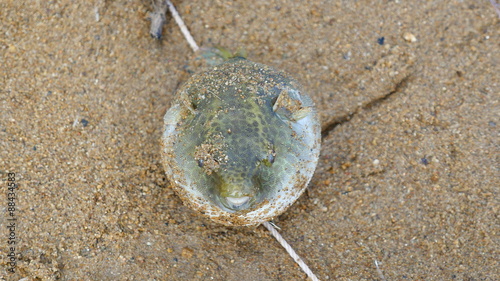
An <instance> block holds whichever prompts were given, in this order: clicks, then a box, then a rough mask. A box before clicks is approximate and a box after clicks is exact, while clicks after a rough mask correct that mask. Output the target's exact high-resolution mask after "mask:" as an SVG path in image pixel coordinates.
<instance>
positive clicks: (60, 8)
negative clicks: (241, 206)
mask: <svg viewBox="0 0 500 281" xmlns="http://www.w3.org/2000/svg"><path fill="white" fill-rule="evenodd" d="M209 2H210V3H209ZM174 4H175V5H176V6H177V8H178V10H179V13H180V14H181V15H182V16H183V18H184V20H185V22H186V24H187V25H188V27H189V29H190V30H191V33H192V34H193V37H194V38H195V40H196V41H197V42H198V43H199V44H200V45H201V46H205V47H211V46H217V45H220V46H224V47H227V48H230V49H237V48H238V47H242V48H244V49H245V50H247V52H248V54H249V55H248V58H249V59H250V60H253V61H256V62H260V63H264V64H267V65H270V66H273V67H275V68H277V69H281V70H285V71H287V72H288V73H290V74H291V75H292V76H294V77H295V78H296V79H297V80H299V81H300V82H301V83H302V84H303V86H304V88H305V89H306V90H307V92H308V93H309V94H310V95H311V97H312V98H313V100H314V101H315V103H316V104H317V107H318V111H319V113H320V116H321V122H322V128H323V141H322V142H323V145H322V149H321V156H320V160H319V164H318V168H317V170H316V173H315V175H314V177H313V179H312V181H311V183H310V184H309V187H308V190H307V191H306V192H305V193H304V194H303V196H302V197H301V198H299V200H298V201H297V202H296V203H295V204H294V205H292V206H291V207H290V208H289V209H288V210H287V211H286V212H285V213H284V214H283V215H281V216H279V217H278V218H276V219H275V223H276V224H277V225H278V226H279V227H281V230H280V232H281V234H282V235H283V237H284V238H285V239H287V240H288V242H289V243H290V244H291V245H292V246H293V248H294V249H295V250H296V252H297V253H298V254H299V255H301V256H302V258H303V259H304V260H305V262H306V263H307V264H308V265H309V266H310V267H311V269H312V270H313V272H315V273H316V275H317V276H318V278H319V279H320V280H499V279H500V273H499V268H500V262H499V256H500V247H499V243H500V240H499V237H500V236H499V232H500V223H499V218H498V216H499V206H500V204H499V186H500V173H499V166H500V165H499V162H500V161H499V160H500V154H499V128H500V118H499V117H500V106H499V100H500V99H499V97H500V20H499V18H498V15H497V14H496V13H495V10H494V9H493V7H492V5H491V4H490V3H489V1H472V0H465V1H319V0H312V1H302V2H301V3H297V1H291V0H286V1H228V2H223V1H174ZM151 10H152V8H151V5H150V1H146V0H142V1H138V0H131V1H102V0H95V1H69V0H61V1H30V2H26V3H23V1H2V2H1V3H0V19H1V20H0V141H1V147H2V148H1V149H0V178H1V181H0V184H1V190H2V192H1V193H0V194H1V197H0V198H1V199H0V202H1V203H0V208H1V210H2V215H1V216H0V218H1V219H0V226H1V231H0V241H1V242H0V252H1V253H2V259H1V261H0V277H1V278H2V279H1V280H20V279H22V278H24V277H27V278H26V279H22V280H23V281H28V280H236V281H244V280H305V279H306V275H305V274H304V273H303V272H302V271H301V270H300V268H299V267H298V266H297V265H296V264H295V262H294V261H293V260H292V259H291V258H290V257H289V256H288V255H287V254H286V252H285V251H284V249H283V248H282V247H281V246H280V245H279V244H278V243H277V242H276V241H275V240H274V238H272V237H271V235H270V234H269V232H268V231H267V230H266V229H265V228H264V227H262V226H260V227H251V228H250V227H226V226H222V225H219V224H217V223H214V222H212V221H210V220H208V219H206V218H204V217H202V216H200V215H199V214H197V213H196V212H194V211H192V210H191V209H189V208H187V207H185V206H184V205H183V204H182V202H181V200H180V199H179V198H178V197H177V195H175V194H174V193H173V191H172V190H171V188H170V184H169V182H168V181H167V180H166V178H165V174H164V168H163V165H162V163H161V157H160V151H161V142H160V138H161V134H162V130H163V115H164V114H165V112H166V110H167V109H168V107H169V106H170V102H171V101H172V98H173V93H174V92H175V90H176V89H177V88H178V87H179V85H180V84H181V83H182V82H183V81H185V79H186V78H187V77H189V75H190V74H191V73H192V72H195V71H196V69H192V68H191V67H190V63H191V62H192V61H193V59H194V58H195V57H196V55H195V54H194V53H193V52H192V51H191V49H190V48H189V46H188V45H187V43H186V41H185V40H184V38H183V37H182V35H181V33H180V31H179V29H178V27H177V26H176V25H175V22H174V21H173V20H172V19H171V18H170V16H168V17H167V22H166V25H165V27H164V30H163V35H164V36H163V38H162V39H161V40H160V41H157V40H155V39H153V38H151V37H150V35H149V21H148V12H150V11H151ZM9 173H10V174H9ZM10 182H14V183H16V184H18V188H17V189H15V190H13V191H14V192H12V193H15V194H14V195H9V194H8V183H10ZM9 198H11V200H10V201H9ZM12 198H14V199H12ZM9 202H14V204H15V211H14V212H9V209H8V208H9V205H8V204H9ZM13 218H15V219H16V221H13V220H12V219H13ZM13 222H14V223H15V229H9V228H8V227H9V226H11V223H13ZM12 235H14V236H12ZM12 237H13V238H12ZM9 238H12V239H10V240H9ZM8 241H14V242H15V244H8ZM12 246H14V249H13V250H11V249H10V248H11V247H12ZM10 253H13V255H14V256H15V259H13V260H14V261H15V262H16V263H15V265H13V264H11V263H9V261H10V259H9V257H7V255H8V254H10ZM11 270H12V271H14V273H10V272H9V271H11Z"/></svg>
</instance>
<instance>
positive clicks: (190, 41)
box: [166, 0, 200, 53]
mask: <svg viewBox="0 0 500 281" xmlns="http://www.w3.org/2000/svg"><path fill="white" fill-rule="evenodd" d="M166 2H167V6H168V10H169V11H170V13H171V14H172V17H174V19H175V22H176V23H177V25H178V26H179V28H180V29H181V32H182V34H183V35H184V38H186V40H187V41H188V44H189V46H190V47H191V49H193V51H194V52H195V53H196V52H197V51H198V50H199V49H200V47H198V44H196V42H195V41H194V39H193V36H191V33H189V30H188V28H187V26H186V24H185V23H184V21H183V20H182V18H181V16H179V13H177V10H176V9H175V7H174V4H172V2H170V0H167V1H166Z"/></svg>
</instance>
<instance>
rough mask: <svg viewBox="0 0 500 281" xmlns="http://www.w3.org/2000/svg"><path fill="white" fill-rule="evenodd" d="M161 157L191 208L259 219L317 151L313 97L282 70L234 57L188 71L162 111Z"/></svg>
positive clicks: (283, 205)
mask: <svg viewBox="0 0 500 281" xmlns="http://www.w3.org/2000/svg"><path fill="white" fill-rule="evenodd" d="M164 120H165V131H164V134H163V161H164V164H165V170H166V174H167V177H168V179H169V181H170V182H171V184H172V186H173V187H174V189H175V190H176V193H177V194H178V195H179V196H180V197H181V198H182V200H183V202H184V203H185V204H187V205H188V206H190V207H191V208H193V209H195V210H197V211H199V212H200V213H202V214H203V215H205V216H208V217H209V218H211V219H212V220H214V221H217V222H219V223H222V224H225V225H238V226H241V225H258V224H260V223H262V222H265V221H269V220H271V219H272V218H273V217H275V216H278V215H279V214H281V213H283V212H284V211H285V210H286V209H287V208H288V207H289V206H290V205H291V204H292V203H293V202H295V200H296V199H297V198H298V197H299V196H300V195H301V194H302V192H303V191H304V190H305V188H306V186H307V184H308V183H309V181H310V179H311V177H312V175H313V173H314V170H315V168H316V164H317V161H318V157H319V150H320V125H319V122H318V117H317V114H316V110H315V108H314V104H313V102H312V100H311V99H310V98H309V97H308V96H307V95H306V94H305V93H304V92H303V91H302V90H301V87H300V85H299V84H298V82H296V81H295V80H294V79H292V78H290V77H289V76H288V75H286V74H285V73H283V72H280V71H277V70H274V69H273V68H271V67H268V66H265V65H263V64H258V63H254V62H251V61H248V60H246V59H243V58H234V59H231V60H229V61H227V62H225V63H222V64H220V65H217V66H216V67H214V68H213V69H212V70H210V71H207V72H203V73H200V74H197V75H194V76H193V77H191V78H190V79H189V80H188V81H187V82H186V83H185V84H184V85H183V86H182V87H181V88H180V89H179V91H178V93H177V96H176V98H175V100H174V102H173V104H172V106H171V108H170V109H169V110H168V111H167V113H166V115H165V118H164Z"/></svg>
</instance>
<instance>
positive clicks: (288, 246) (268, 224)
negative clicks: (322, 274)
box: [262, 222, 319, 281]
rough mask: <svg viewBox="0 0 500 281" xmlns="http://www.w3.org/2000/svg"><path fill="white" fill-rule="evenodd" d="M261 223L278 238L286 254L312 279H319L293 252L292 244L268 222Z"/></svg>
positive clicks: (314, 280)
mask: <svg viewBox="0 0 500 281" xmlns="http://www.w3.org/2000/svg"><path fill="white" fill-rule="evenodd" d="M262 225H263V226H264V227H265V228H267V230H269V231H270V232H271V234H272V235H273V236H274V238H276V240H278V242H279V243H280V244H281V246H283V248H285V250H286V251H287V252H288V254H289V255H290V256H291V257H292V258H293V260H294V261H295V262H296V263H297V264H298V265H299V266H300V268H302V270H303V271H304V272H305V273H306V274H307V276H309V278H311V280H313V281H319V279H318V277H316V275H314V273H313V272H312V271H311V269H310V268H309V267H308V266H307V264H306V263H305V262H304V261H303V260H302V259H301V258H300V257H299V255H297V253H295V251H294V250H293V248H292V246H290V244H288V243H287V242H286V240H285V239H283V237H281V235H280V234H279V232H278V231H277V230H276V229H275V228H274V227H273V226H272V225H271V224H270V223H268V222H263V223H262Z"/></svg>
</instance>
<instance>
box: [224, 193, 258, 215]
mask: <svg viewBox="0 0 500 281" xmlns="http://www.w3.org/2000/svg"><path fill="white" fill-rule="evenodd" d="M219 199H220V200H219V201H220V203H221V204H222V205H223V206H224V207H225V208H227V209H229V210H230V211H233V212H236V211H241V210H245V209H248V208H249V207H250V206H251V205H252V203H253V201H254V200H252V199H253V196H241V197H222V196H221V197H220V198H219Z"/></svg>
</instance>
